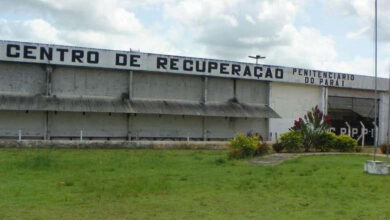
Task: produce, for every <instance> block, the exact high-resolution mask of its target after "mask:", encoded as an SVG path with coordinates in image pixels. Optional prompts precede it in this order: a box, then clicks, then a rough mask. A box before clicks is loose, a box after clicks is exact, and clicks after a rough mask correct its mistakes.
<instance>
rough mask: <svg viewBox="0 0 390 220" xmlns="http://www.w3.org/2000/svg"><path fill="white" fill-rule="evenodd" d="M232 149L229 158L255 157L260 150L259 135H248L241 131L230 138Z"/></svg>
mask: <svg viewBox="0 0 390 220" xmlns="http://www.w3.org/2000/svg"><path fill="white" fill-rule="evenodd" d="M229 141H230V147H231V149H232V150H231V151H230V153H229V158H235V159H238V158H246V157H253V156H255V155H256V153H258V150H259V146H258V145H259V137H257V136H254V137H248V136H245V135H244V134H241V133H239V134H238V135H237V137H236V138H234V139H231V140H229Z"/></svg>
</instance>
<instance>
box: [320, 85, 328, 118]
mask: <svg viewBox="0 0 390 220" xmlns="http://www.w3.org/2000/svg"><path fill="white" fill-rule="evenodd" d="M321 92H322V95H321V97H322V100H321V111H322V112H323V113H324V114H325V115H326V114H328V87H325V86H323V87H321Z"/></svg>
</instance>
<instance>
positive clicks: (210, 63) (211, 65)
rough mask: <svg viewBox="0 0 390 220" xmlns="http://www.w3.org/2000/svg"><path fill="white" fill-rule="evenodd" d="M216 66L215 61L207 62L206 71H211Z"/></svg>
mask: <svg viewBox="0 0 390 220" xmlns="http://www.w3.org/2000/svg"><path fill="white" fill-rule="evenodd" d="M217 67H218V64H217V63H216V62H209V65H208V72H209V73H211V71H212V70H216V69H217Z"/></svg>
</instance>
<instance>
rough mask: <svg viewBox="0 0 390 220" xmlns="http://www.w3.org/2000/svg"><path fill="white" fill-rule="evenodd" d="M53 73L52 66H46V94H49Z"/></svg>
mask: <svg viewBox="0 0 390 220" xmlns="http://www.w3.org/2000/svg"><path fill="white" fill-rule="evenodd" d="M52 73H53V67H52V66H50V65H47V66H46V92H45V95H46V96H51V91H52V84H51V74H52Z"/></svg>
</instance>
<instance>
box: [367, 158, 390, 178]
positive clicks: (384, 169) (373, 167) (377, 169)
mask: <svg viewBox="0 0 390 220" xmlns="http://www.w3.org/2000/svg"><path fill="white" fill-rule="evenodd" d="M364 172H367V173H369V174H378V175H387V174H389V168H388V165H387V163H386V162H385V161H373V160H367V161H366V162H365V163H364Z"/></svg>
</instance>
